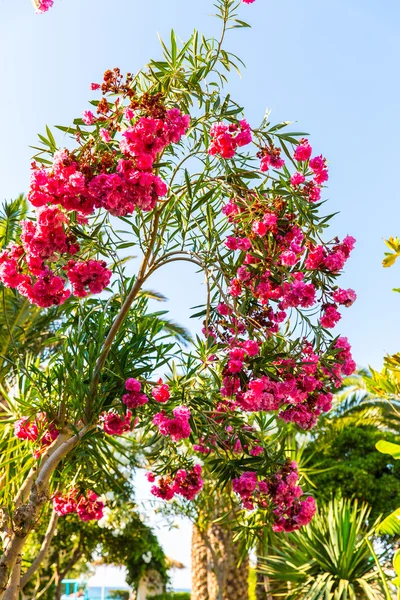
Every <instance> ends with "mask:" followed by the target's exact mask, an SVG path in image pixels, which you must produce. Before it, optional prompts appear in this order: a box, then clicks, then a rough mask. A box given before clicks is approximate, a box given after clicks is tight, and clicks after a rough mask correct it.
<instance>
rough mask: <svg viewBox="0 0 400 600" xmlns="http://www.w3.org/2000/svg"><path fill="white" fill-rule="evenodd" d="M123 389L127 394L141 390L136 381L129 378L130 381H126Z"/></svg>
mask: <svg viewBox="0 0 400 600" xmlns="http://www.w3.org/2000/svg"><path fill="white" fill-rule="evenodd" d="M125 388H126V389H127V390H128V392H140V390H141V389H142V384H141V383H140V381H138V380H137V379H134V378H133V377H131V378H130V379H127V380H126V382H125Z"/></svg>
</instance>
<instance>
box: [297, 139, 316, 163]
mask: <svg viewBox="0 0 400 600" xmlns="http://www.w3.org/2000/svg"><path fill="white" fill-rule="evenodd" d="M311 153H312V148H311V146H310V144H309V143H308V140H306V139H305V138H303V139H301V140H300V143H299V145H298V146H296V150H295V153H294V158H295V160H298V161H300V162H304V161H306V160H308V159H309V158H310V156H311Z"/></svg>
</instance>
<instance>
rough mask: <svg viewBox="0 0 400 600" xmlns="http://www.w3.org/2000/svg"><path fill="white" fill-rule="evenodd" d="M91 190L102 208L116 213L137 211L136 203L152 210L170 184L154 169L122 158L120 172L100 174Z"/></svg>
mask: <svg viewBox="0 0 400 600" xmlns="http://www.w3.org/2000/svg"><path fill="white" fill-rule="evenodd" d="M89 191H90V193H91V195H92V197H93V199H94V204H95V206H96V207H98V208H104V209H106V210H108V212H109V213H111V214H112V215H114V216H116V217H124V216H126V215H130V214H132V213H133V211H134V210H135V208H136V207H138V208H140V209H142V210H144V211H149V210H152V209H153V208H154V207H155V205H156V204H157V200H158V199H159V198H160V197H161V196H165V194H166V193H167V186H166V185H165V183H164V182H163V181H162V180H161V179H160V178H159V177H158V175H154V174H153V173H152V172H151V171H138V170H137V169H135V168H134V165H133V162H132V161H130V160H125V159H121V160H119V161H118V165H117V172H116V173H101V174H100V175H96V177H94V178H93V179H92V181H91V182H90V184H89Z"/></svg>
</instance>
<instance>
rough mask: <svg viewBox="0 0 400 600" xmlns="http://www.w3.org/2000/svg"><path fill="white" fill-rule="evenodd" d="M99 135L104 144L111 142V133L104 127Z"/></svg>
mask: <svg viewBox="0 0 400 600" xmlns="http://www.w3.org/2000/svg"><path fill="white" fill-rule="evenodd" d="M99 134H100V137H101V139H102V140H103V142H105V143H106V144H107V143H108V142H110V141H111V135H110V132H109V131H108V130H107V129H105V128H104V127H101V128H100V131H99Z"/></svg>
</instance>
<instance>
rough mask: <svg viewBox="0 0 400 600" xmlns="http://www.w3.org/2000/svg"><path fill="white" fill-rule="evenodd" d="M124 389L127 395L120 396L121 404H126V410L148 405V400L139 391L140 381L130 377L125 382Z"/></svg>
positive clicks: (140, 387)
mask: <svg viewBox="0 0 400 600" xmlns="http://www.w3.org/2000/svg"><path fill="white" fill-rule="evenodd" d="M125 388H126V390H127V391H128V394H125V395H124V396H122V402H123V403H124V404H126V406H127V407H128V408H138V407H139V406H144V405H145V404H147V403H148V401H149V399H148V397H147V396H146V394H143V393H142V392H141V391H140V390H141V389H142V385H141V383H140V381H138V380H137V379H134V378H133V377H131V378H130V379H127V380H126V382H125Z"/></svg>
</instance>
